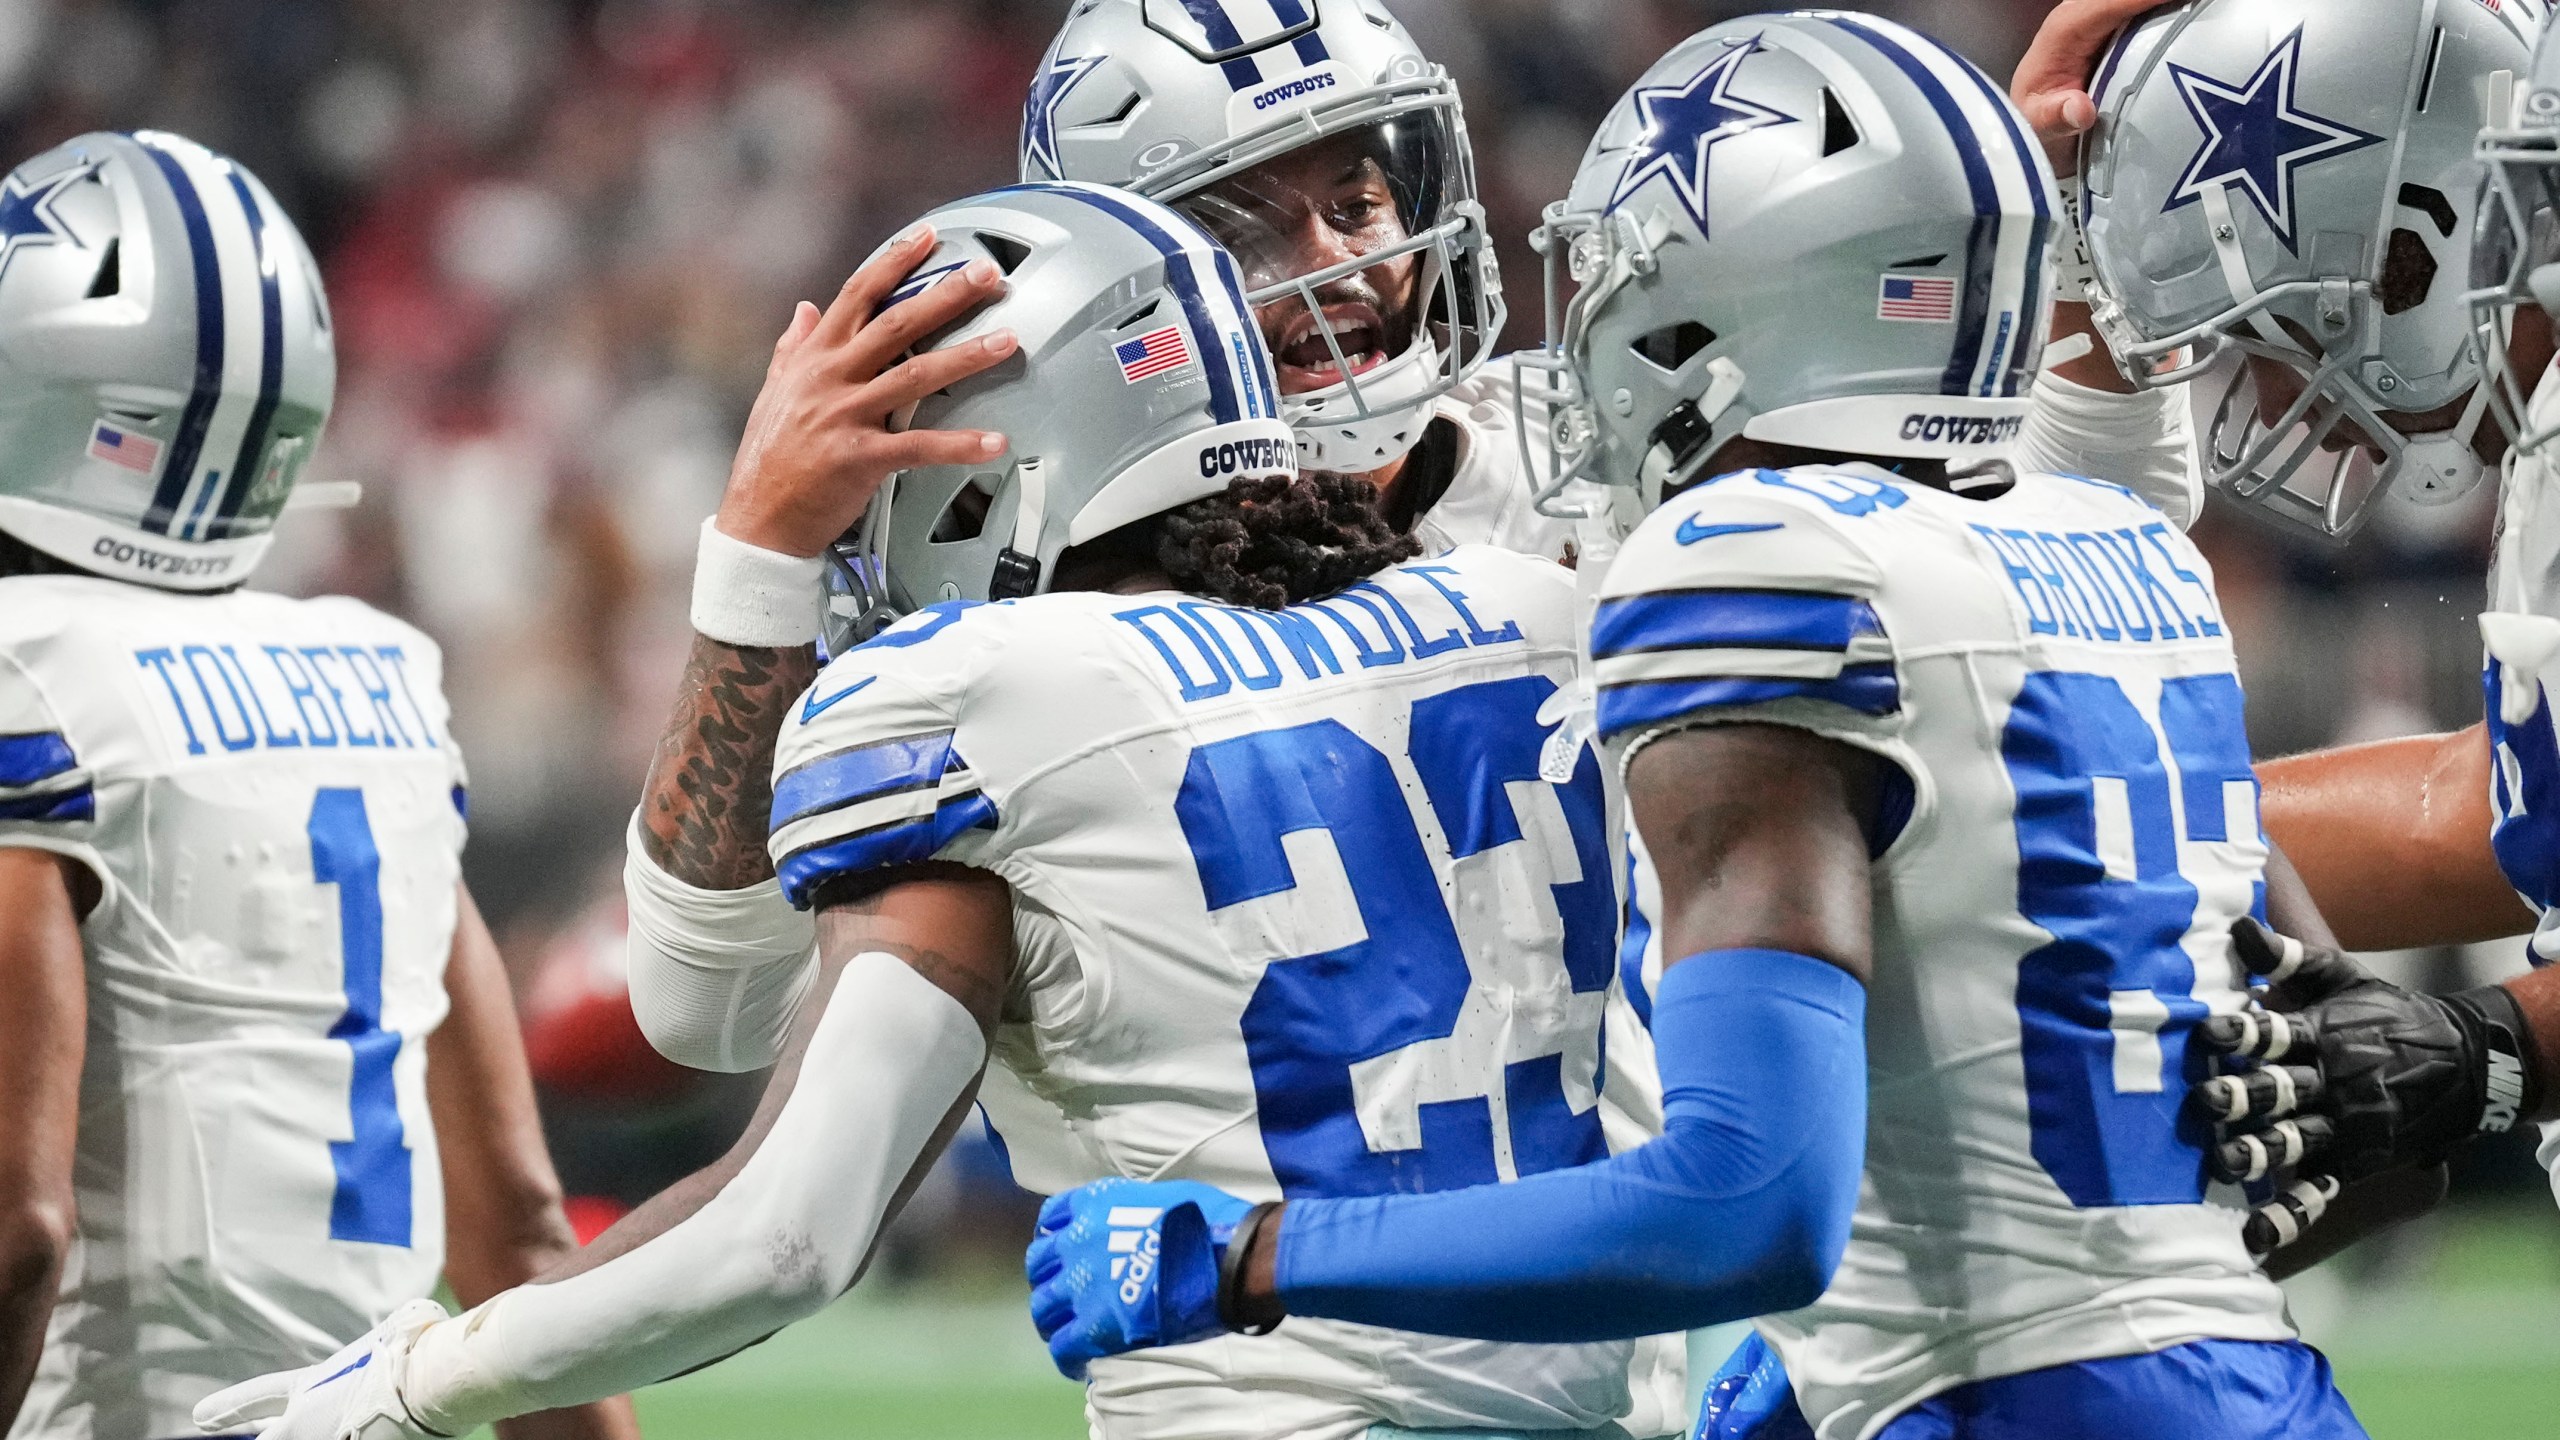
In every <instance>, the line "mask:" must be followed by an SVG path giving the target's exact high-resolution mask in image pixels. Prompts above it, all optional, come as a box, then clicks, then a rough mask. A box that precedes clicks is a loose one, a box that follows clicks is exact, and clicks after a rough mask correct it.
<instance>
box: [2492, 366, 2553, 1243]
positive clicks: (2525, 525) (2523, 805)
mask: <svg viewBox="0 0 2560 1440" xmlns="http://www.w3.org/2000/svg"><path fill="white" fill-rule="evenodd" d="M2555 376H2560V369H2554V370H2546V371H2544V372H2543V376H2542V381H2541V383H2540V384H2539V385H2538V386H2537V387H2536V388H2535V390H2534V393H2533V404H2532V407H2531V416H2530V420H2529V424H2528V427H2527V428H2529V429H2536V430H2539V429H2543V428H2545V427H2547V426H2549V425H2551V424H2552V423H2553V422H2554V421H2560V383H2554V377H2555ZM2554 462H2555V456H2554V454H2553V452H2552V450H2551V449H2549V448H2548V447H2546V448H2545V449H2543V450H2542V451H2540V452H2538V453H2536V454H2532V455H2516V454H2510V455H2508V457H2507V463H2506V473H2505V475H2504V477H2503V479H2502V481H2501V485H2500V489H2499V492H2498V539H2497V546H2496V548H2495V549H2494V550H2493V551H2492V552H2491V553H2490V557H2489V609H2490V610H2491V611H2492V612H2494V613H2493V615H2492V616H2484V617H2483V628H2484V630H2487V631H2488V634H2489V635H2490V636H2492V637H2494V640H2495V642H2496V643H2493V644H2492V645H2491V646H2490V647H2489V649H2490V653H2489V655H2488V657H2487V663H2486V667H2485V671H2484V676H2483V679H2484V683H2485V685H2486V688H2487V691H2488V705H2487V713H2488V728H2489V743H2490V745H2491V750H2492V759H2493V761H2494V767H2493V769H2492V771H2491V775H2490V782H2489V802H2490V807H2491V811H2492V813H2493V814H2494V815H2495V817H2496V829H2494V830H2493V831H2492V832H2491V843H2492V844H2493V845H2494V846H2495V847H2496V850H2497V855H2498V864H2499V866H2500V867H2501V868H2502V869H2504V870H2505V871H2506V876H2507V883H2508V884H2510V885H2513V886H2514V887H2515V888H2516V893H2517V894H2518V895H2520V896H2522V897H2523V898H2524V900H2525V901H2526V903H2528V904H2530V905H2532V906H2533V908H2534V909H2535V910H2536V911H2537V912H2538V913H2539V914H2540V915H2541V917H2542V919H2541V923H2540V924H2539V925H2537V926H2536V927H2535V930H2534V936H2533V940H2532V943H2531V945H2530V947H2529V949H2528V951H2527V953H2528V955H2529V956H2530V957H2531V958H2532V960H2533V963H2535V964H2536V965H2547V964H2550V963H2551V962H2552V961H2553V960H2555V959H2560V903H2555V902H2560V728H2556V727H2555V722H2554V720H2553V710H2552V705H2551V694H2552V692H2553V690H2554V689H2555V688H2560V496H2555V495H2554V494H2553V493H2552V487H2553V485H2554V484H2555V482H2560V464H2555V463H2554ZM2538 1155H2539V1158H2540V1159H2541V1161H2542V1166H2543V1168H2544V1169H2545V1170H2548V1171H2550V1172H2551V1179H2552V1186H2553V1189H2554V1190H2555V1192H2560V1123H2553V1124H2546V1125H2544V1126H2543V1127H2542V1144H2541V1147H2540V1150H2539V1152H2538Z"/></svg>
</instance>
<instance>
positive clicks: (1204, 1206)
mask: <svg viewBox="0 0 2560 1440" xmlns="http://www.w3.org/2000/svg"><path fill="white" fill-rule="evenodd" d="M1252 1209H1253V1205H1252V1203H1251V1202H1249V1201H1244V1200H1239V1199H1237V1198H1236V1197H1234V1196H1233V1195H1230V1194H1228V1193H1227V1192H1225V1191H1224V1190H1220V1189H1217V1188H1216V1187H1214V1186H1210V1185H1201V1184H1197V1183H1195V1182H1193V1181H1189V1180H1161V1181H1145V1180H1098V1181H1095V1182H1094V1183H1093V1184H1091V1185H1085V1186H1081V1187H1079V1188H1077V1189H1074V1190H1070V1191H1067V1192H1066V1193H1065V1194H1063V1195H1052V1196H1050V1197H1049V1202H1048V1203H1047V1204H1045V1205H1043V1206H1041V1207H1040V1233H1039V1234H1038V1235H1035V1236H1034V1237H1032V1241H1031V1253H1030V1255H1029V1256H1027V1257H1026V1258H1025V1259H1024V1262H1023V1268H1024V1270H1025V1271H1026V1272H1028V1273H1029V1275H1030V1277H1031V1323H1032V1324H1034V1325H1037V1326H1039V1327H1040V1338H1041V1339H1043V1340H1046V1341H1048V1342H1049V1358H1050V1359H1052V1360H1054V1361H1056V1362H1057V1365H1058V1373H1059V1374H1061V1375H1064V1376H1066V1377H1067V1378H1068V1379H1070V1380H1082V1379H1083V1378H1084V1376H1085V1367H1086V1366H1087V1365H1090V1364H1091V1363H1093V1362H1094V1361H1095V1360H1098V1359H1100V1358H1101V1357H1103V1356H1105V1355H1118V1354H1121V1353H1123V1352H1124V1351H1129V1350H1144V1349H1146V1348H1148V1347H1150V1346H1155V1345H1180V1344H1182V1343H1184V1342H1185V1341H1190V1340H1205V1339H1207V1338H1208V1337H1209V1336H1212V1335H1220V1334H1224V1333H1225V1332H1226V1328H1227V1327H1226V1326H1225V1325H1224V1324H1222V1323H1220V1321H1219V1319H1218V1262H1219V1261H1220V1260H1221V1259H1222V1258H1223V1257H1224V1256H1225V1254H1226V1250H1227V1240H1228V1237H1230V1236H1232V1235H1234V1234H1235V1230H1236V1224H1237V1222H1239V1221H1241V1220H1243V1219H1244V1217H1245V1215H1246V1214H1247V1213H1248V1212H1250V1211H1251V1210H1252Z"/></svg>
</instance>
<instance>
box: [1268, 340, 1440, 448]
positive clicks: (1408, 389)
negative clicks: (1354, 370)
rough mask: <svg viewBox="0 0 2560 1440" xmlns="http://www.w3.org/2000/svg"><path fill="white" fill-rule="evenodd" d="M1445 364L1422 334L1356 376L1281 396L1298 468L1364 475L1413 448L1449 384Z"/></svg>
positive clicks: (1281, 403)
mask: <svg viewBox="0 0 2560 1440" xmlns="http://www.w3.org/2000/svg"><path fill="white" fill-rule="evenodd" d="M1440 368H1441V366H1440V348H1439V347H1438V346H1437V345H1434V344H1433V343H1431V337H1430V336H1428V335H1422V336H1417V337H1415V339H1414V342H1413V344H1412V345H1410V346H1409V347H1407V348H1406V350H1405V352H1404V353H1403V354H1402V355H1399V356H1397V357H1396V358H1395V359H1393V360H1390V361H1388V362H1387V363H1386V364H1384V365H1381V366H1379V367H1378V368H1376V369H1375V370H1372V371H1370V372H1369V373H1368V374H1366V375H1363V376H1361V377H1359V379H1358V380H1357V381H1356V382H1351V381H1346V382H1343V383H1341V384H1336V385H1328V386H1326V387H1325V388H1324V389H1322V390H1310V391H1307V392H1306V393H1304V394H1299V395H1283V396H1281V397H1280V413H1281V416H1282V417H1283V418H1284V419H1286V420H1287V421H1288V422H1289V428H1290V430H1291V431H1292V432H1293V433H1294V434H1295V435H1296V436H1297V439H1298V466H1299V468H1300V469H1302V470H1319V471H1324V472H1327V473H1330V474H1338V475H1361V474H1366V473H1368V472H1369V471H1371V470H1375V469H1377V468H1379V467H1380V466H1382V465H1390V464H1393V463H1394V462H1396V461H1398V460H1401V459H1403V458H1404V457H1405V456H1406V455H1408V454H1410V453H1412V451H1413V447H1414V446H1416V445H1419V444H1421V443H1422V431H1423V429H1424V427H1425V426H1428V425H1429V424H1430V423H1431V408H1432V402H1433V401H1434V400H1437V399H1439V398H1440V394H1441V392H1442V391H1444V390H1446V389H1447V388H1448V387H1447V386H1445V385H1442V384H1440V383H1439V380H1440ZM1355 392H1356V397H1355ZM1363 409H1366V410H1367V411H1368V413H1367V414H1366V415H1363V414H1362V413H1361V412H1362V410H1363Z"/></svg>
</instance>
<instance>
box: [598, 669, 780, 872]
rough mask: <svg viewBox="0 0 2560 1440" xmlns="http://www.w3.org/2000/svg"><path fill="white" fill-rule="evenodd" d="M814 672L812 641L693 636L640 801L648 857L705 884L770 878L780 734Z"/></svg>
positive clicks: (671, 870)
mask: <svg viewBox="0 0 2560 1440" xmlns="http://www.w3.org/2000/svg"><path fill="white" fill-rule="evenodd" d="M817 673H818V657H817V652H816V650H815V649H814V648H812V647H808V646H802V647H800V648H797V649H791V650H765V649H756V648H752V647H745V646H738V645H724V644H722V643H721V642H719V641H717V640H711V639H706V638H705V637H703V636H700V635H696V636H694V637H693V653H692V655H691V656H690V657H689V658H688V659H687V660H686V662H685V670H684V684H683V686H682V688H680V689H679V690H678V691H677V692H676V708H675V714H674V715H673V716H671V717H669V719H668V721H667V730H666V734H665V735H664V736H663V737H662V738H661V739H660V740H659V741H658V753H657V757H656V759H655V760H653V761H652V762H651V763H650V766H649V781H648V785H647V787H646V789H645V790H644V791H643V792H642V795H641V799H640V815H641V829H642V831H643V833H644V835H645V837H646V838H645V843H646V844H647V847H648V850H649V858H650V859H651V860H653V861H655V862H657V864H658V865H659V866H660V867H661V868H662V869H664V870H665V871H666V872H667V873H668V874H670V875H673V876H674V877H676V878H677V879H679V880H682V881H684V882H685V883H686V884H688V885H698V886H701V887H702V888H704V889H706V890H743V889H745V888H746V887H748V886H750V885H754V884H756V883H758V882H760V881H763V880H767V879H770V878H772V876H773V862H772V860H771V859H770V858H769V857H768V856H767V855H766V854H765V846H764V842H765V829H766V825H767V824H768V823H769V821H770V819H771V815H770V812H771V810H772V807H773V745H774V740H775V738H776V737H778V736H779V735H780V734H781V733H782V721H783V717H784V715H785V714H786V713H787V712H788V711H789V709H790V707H791V702H792V701H793V700H795V699H797V698H799V696H800V693H801V692H802V691H804V690H806V689H808V688H809V682H810V681H811V680H812V679H814V678H816V676H817Z"/></svg>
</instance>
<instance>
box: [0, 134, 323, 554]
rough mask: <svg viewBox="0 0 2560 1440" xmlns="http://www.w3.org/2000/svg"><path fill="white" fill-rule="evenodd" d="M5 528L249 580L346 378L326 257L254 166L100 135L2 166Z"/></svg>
mask: <svg viewBox="0 0 2560 1440" xmlns="http://www.w3.org/2000/svg"><path fill="white" fill-rule="evenodd" d="M0 203H5V204H9V205H11V206H12V207H13V208H15V207H17V206H21V205H22V206H24V207H25V210H24V212H23V213H24V214H26V215H27V216H28V218H29V219H30V220H31V221H32V225H31V227H30V228H25V229H16V230H13V232H12V233H11V234H9V235H8V236H7V237H6V238H5V239H0V530H5V531H7V532H8V533H9V534H11V535H12V536H14V537H15V538H17V539H18V540H20V541H22V542H24V543H26V544H28V545H31V546H33V547H34V548H36V549H37V550H40V551H43V552H45V553H46V554H48V555H51V556H53V557H54V558H56V559H59V560H62V561H64V562H66V563H69V564H71V565H75V566H78V567H79V568H81V569H84V570H88V571H91V572H94V573H97V574H100V575H105V576H108V577H110V578H114V579H121V580H129V581H133V582H135V583H139V584H145V585H152V586H157V587H161V588H166V589H175V590H216V589H225V588H228V587H230V586H233V585H237V584H239V583H240V582H241V581H243V580H245V579H246V578H247V577H248V575H249V573H250V571H251V570H252V569H254V568H255V566H256V564H257V562H258V559H259V558H260V557H261V556H262V555H263V553H264V552H265V550H266V547H267V544H268V542H269V539H270V537H271V533H272V531H273V528H274V525H275V521H276V518H277V517H278V516H279V515H280V514H281V513H282V512H283V511H284V509H285V508H286V506H287V504H288V503H289V502H291V501H292V500H293V498H294V496H295V487H296V485H297V483H298V482H299V480H300V478H301V475H302V472H303V470H304V468H305V467H306V466H307V465H308V463H309V461H310V458H311V454H312V452H313V450H314V449H315V448H316V446H317V444H318V441H319V438H320V432H321V429H322V427H323V425H324V424H325V423H326V421H327V419H328V415H329V409H330V405H331V402H332V399H333V397H334V393H335V388H336V374H337V366H336V358H335V351H334V346H333V344H332V340H331V334H330V328H329V312H328V303H327V300H326V298H325V296H324V294H323V291H322V288H321V283H320V276H319V269H318V266H317V265H316V264H315V263H314V262H313V261H312V258H311V254H310V251H309V249H308V248H307V247H306V246H305V245H304V244H303V241H302V237H301V236H300V234H298V233H297V232H296V231H295V230H294V227H293V223H292V221H291V220H290V219H289V218H288V217H287V216H286V215H285V214H284V212H283V210H282V208H281V207H280V206H278V205H277V204H276V201H275V197H274V196H272V195H270V194H269V193H268V192H267V190H266V187H264V186H263V185H261V184H259V183H258V180H257V178H256V177H255V176H253V175H251V174H249V172H248V171H246V170H245V169H242V168H241V167H240V166H238V165H237V164H235V163H233V162H232V161H230V160H228V159H225V158H224V157H222V156H220V155H217V154H215V153H213V152H212V151H210V150H207V149H205V148H204V147H203V146H201V145H197V144H195V143H194V142H193V141H189V140H186V139H183V138H181V137H179V136H175V135H168V134H163V133H159V132H153V131H141V132H137V133H135V134H131V135H116V134H92V135H84V136H81V137H79V138H78V139H75V140H71V141H68V142H66V143H64V144H63V145H60V146H58V147H56V148H55V149H53V150H51V151H48V152H46V153H45V154H43V155H39V156H37V157H35V158H34V159H32V160H29V161H27V162H26V163H25V164H23V165H21V166H19V167H18V168H17V170H15V171H14V172H12V173H11V174H10V175H9V176H8V178H7V179H6V181H5V182H0Z"/></svg>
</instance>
